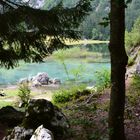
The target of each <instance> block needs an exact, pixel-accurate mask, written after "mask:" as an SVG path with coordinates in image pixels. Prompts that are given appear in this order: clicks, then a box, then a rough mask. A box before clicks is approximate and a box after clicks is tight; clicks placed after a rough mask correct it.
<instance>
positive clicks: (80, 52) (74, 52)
mask: <svg viewBox="0 0 140 140" xmlns="http://www.w3.org/2000/svg"><path fill="white" fill-rule="evenodd" d="M51 57H52V58H55V59H56V60H57V59H58V60H60V59H64V58H65V59H71V58H87V57H92V58H95V59H96V58H97V57H102V53H99V52H90V51H88V50H87V49H86V48H80V47H72V48H68V49H61V50H57V51H55V52H54V53H53V54H52V56H51Z"/></svg>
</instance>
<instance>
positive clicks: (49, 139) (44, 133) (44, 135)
mask: <svg viewBox="0 0 140 140" xmlns="http://www.w3.org/2000/svg"><path fill="white" fill-rule="evenodd" d="M30 140H54V137H53V134H52V132H51V131H50V130H48V129H46V128H44V127H43V125H41V126H39V127H38V128H37V129H36V130H35V132H34V134H33V135H32V137H31V139H30Z"/></svg>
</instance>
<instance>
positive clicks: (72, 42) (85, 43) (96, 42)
mask: <svg viewBox="0 0 140 140" xmlns="http://www.w3.org/2000/svg"><path fill="white" fill-rule="evenodd" d="M65 43H66V45H88V44H108V43H109V41H107V40H106V41H105V40H89V39H84V40H77V41H73V40H66V41H65Z"/></svg>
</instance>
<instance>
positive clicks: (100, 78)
mask: <svg viewBox="0 0 140 140" xmlns="http://www.w3.org/2000/svg"><path fill="white" fill-rule="evenodd" d="M95 76H96V79H97V80H96V87H97V90H103V89H105V88H107V87H109V86H110V82H111V81H110V71H109V70H106V69H104V70H102V71H97V72H96V74H95Z"/></svg>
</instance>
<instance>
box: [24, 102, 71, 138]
mask: <svg viewBox="0 0 140 140" xmlns="http://www.w3.org/2000/svg"><path fill="white" fill-rule="evenodd" d="M42 124H43V126H44V127H45V128H47V129H49V130H50V131H52V133H53V134H54V135H55V136H59V135H63V134H64V133H65V131H66V130H67V128H68V127H69V124H68V121H67V118H66V117H65V115H64V114H63V113H62V112H61V110H60V109H59V108H58V107H56V106H53V104H52V103H51V102H49V101H47V100H45V99H38V100H35V99H33V100H31V101H30V102H29V105H28V109H27V111H26V114H25V118H24V120H23V125H24V127H25V128H27V129H28V128H30V129H34V130H35V129H36V128H37V127H39V126H40V125H42Z"/></svg>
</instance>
